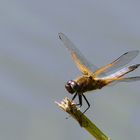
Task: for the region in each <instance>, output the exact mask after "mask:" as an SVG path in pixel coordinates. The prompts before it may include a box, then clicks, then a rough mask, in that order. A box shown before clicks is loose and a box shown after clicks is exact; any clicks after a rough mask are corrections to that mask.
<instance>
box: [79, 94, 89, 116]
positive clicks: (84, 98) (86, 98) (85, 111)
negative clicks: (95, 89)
mask: <svg viewBox="0 0 140 140" xmlns="http://www.w3.org/2000/svg"><path fill="white" fill-rule="evenodd" d="M81 95H82V96H83V97H84V99H85V101H86V103H87V105H88V107H87V109H86V110H85V111H84V112H83V114H84V113H85V112H86V111H87V110H88V109H89V108H90V103H89V102H88V100H87V98H86V96H85V95H84V94H81Z"/></svg>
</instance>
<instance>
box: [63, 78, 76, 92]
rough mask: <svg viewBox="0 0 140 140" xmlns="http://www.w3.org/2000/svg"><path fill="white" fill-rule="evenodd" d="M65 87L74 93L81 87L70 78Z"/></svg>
mask: <svg viewBox="0 0 140 140" xmlns="http://www.w3.org/2000/svg"><path fill="white" fill-rule="evenodd" d="M65 88H66V89H67V91H68V92H69V93H71V94H73V93H75V92H76V91H77V90H78V89H79V85H78V84H77V83H76V82H75V81H73V80H69V81H68V82H67V83H66V85H65Z"/></svg>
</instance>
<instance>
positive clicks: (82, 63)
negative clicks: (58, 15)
mask: <svg viewBox="0 0 140 140" xmlns="http://www.w3.org/2000/svg"><path fill="white" fill-rule="evenodd" d="M58 36H59V39H60V40H61V41H62V42H63V44H64V46H65V47H66V48H67V49H68V51H69V52H70V54H71V56H72V58H73V60H74V62H75V64H76V66H77V67H78V69H79V70H80V71H81V73H82V75H81V76H79V77H77V78H76V79H74V80H69V81H68V82H67V83H66V84H65V88H66V90H67V91H68V93H70V94H73V97H72V101H73V100H74V99H75V98H76V97H77V96H78V99H79V103H78V104H76V105H79V106H80V107H81V106H82V104H83V101H82V100H83V99H84V100H85V102H86V103H87V105H88V107H87V108H86V109H85V111H84V112H83V113H85V112H86V111H87V110H88V109H89V108H90V103H89V101H88V100H87V98H86V96H85V93H87V92H88V91H92V90H97V89H102V88H103V87H105V86H107V85H111V84H115V83H119V82H133V81H138V80H140V76H135V77H123V76H124V75H125V74H127V73H129V72H132V71H134V70H135V69H137V68H138V67H139V66H140V64H135V65H130V66H127V67H123V66H125V65H126V64H128V63H129V62H130V61H132V60H133V59H134V58H135V57H136V56H137V55H138V54H139V51H138V50H132V51H128V52H126V53H124V54H122V55H121V56H120V57H119V58H117V59H115V60H114V61H113V62H111V63H109V64H107V65H105V66H103V67H101V68H98V67H97V66H96V65H93V64H91V63H90V62H89V61H88V60H87V59H86V58H85V57H84V55H83V54H82V53H81V52H80V50H79V49H78V48H77V47H76V46H75V45H74V43H73V42H72V41H71V40H70V39H69V38H68V37H67V36H66V35H65V34H63V33H59V34H58ZM121 67H123V68H121ZM119 68H120V69H119ZM117 69H119V70H117ZM112 71H115V72H113V73H112V74H108V73H110V72H112Z"/></svg>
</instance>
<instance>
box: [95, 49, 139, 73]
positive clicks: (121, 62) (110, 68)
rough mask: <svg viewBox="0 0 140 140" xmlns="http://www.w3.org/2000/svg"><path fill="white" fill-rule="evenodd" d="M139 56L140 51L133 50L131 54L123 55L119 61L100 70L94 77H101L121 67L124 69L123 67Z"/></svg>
mask: <svg viewBox="0 0 140 140" xmlns="http://www.w3.org/2000/svg"><path fill="white" fill-rule="evenodd" d="M138 54H139V51H138V50H133V51H129V52H126V53H124V54H123V55H121V56H120V57H119V58H118V59H116V60H115V61H113V62H112V63H110V64H108V65H106V66H104V67H102V68H100V69H99V70H97V71H96V72H95V73H94V76H99V75H100V74H101V73H108V72H110V71H113V70H115V69H118V68H119V67H122V66H124V65H126V64H128V63H129V62H130V61H131V60H133V59H134V58H135V57H136V56H137V55H138Z"/></svg>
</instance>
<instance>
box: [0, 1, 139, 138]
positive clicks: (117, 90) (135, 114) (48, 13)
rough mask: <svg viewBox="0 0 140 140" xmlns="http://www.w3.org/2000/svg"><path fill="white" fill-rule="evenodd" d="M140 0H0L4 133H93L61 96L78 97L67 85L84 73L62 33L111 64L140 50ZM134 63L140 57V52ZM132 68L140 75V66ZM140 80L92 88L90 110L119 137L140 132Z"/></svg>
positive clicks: (98, 61)
mask: <svg viewBox="0 0 140 140" xmlns="http://www.w3.org/2000/svg"><path fill="white" fill-rule="evenodd" d="M139 5H140V2H139V1H137V0H133V1H131V0H117V1H116V0H113V1H112V0H107V1H99V0H98V1H97V0H86V1H83V0H76V1H75V0H71V1H66V0H59V1H57V0H40V1H39V0H12V1H10V0H2V1H0V139H1V140H9V139H10V140H38V139H40V140H48V139H50V140H59V139H61V140H65V139H67V140H71V139H80V140H85V139H89V140H92V139H93V137H92V136H90V134H88V133H87V132H86V131H85V130H84V129H83V128H81V127H80V126H79V125H78V124H77V123H76V122H75V121H74V120H73V119H72V118H69V119H68V120H67V119H65V118H66V117H67V116H68V115H67V114H66V113H65V112H63V111H61V110H60V109H59V108H58V107H57V105H56V104H55V103H54V101H61V100H62V99H63V98H64V97H66V96H68V97H70V98H71V96H70V95H68V94H67V92H66V90H65V89H64V85H65V83H66V81H68V80H70V79H73V78H75V77H77V76H79V75H80V74H81V73H80V72H79V70H78V69H77V68H76V66H75V64H74V62H73V61H72V59H71V56H70V54H69V52H68V51H67V50H66V48H65V47H64V46H63V44H62V43H61V41H60V40H59V38H58V33H59V32H63V33H65V34H66V35H67V36H68V37H69V38H70V39H71V40H72V41H73V42H74V43H75V45H76V46H77V48H79V49H80V50H81V52H82V53H83V54H84V55H85V56H86V57H87V58H88V59H89V60H90V61H91V62H92V63H94V64H95V65H97V66H98V67H101V66H104V65H106V64H107V63H110V62H111V61H112V60H114V59H116V58H117V57H119V56H120V55H121V54H123V53H125V52H127V51H129V50H135V49H136V50H140V16H139V13H140V8H139ZM132 63H134V64H136V63H140V55H139V56H138V57H137V58H136V59H135V60H133V61H132ZM132 63H131V64H132ZM130 75H131V76H132V75H133V76H136V75H140V69H137V70H136V71H135V72H132V73H131V74H129V76H130ZM139 85H140V82H133V83H120V84H118V85H115V86H113V87H106V88H104V89H102V90H99V91H94V92H91V93H94V94H87V98H88V99H89V101H90V103H91V109H90V110H89V111H88V112H87V113H86V115H87V116H88V117H89V118H90V119H91V120H92V121H94V122H95V124H96V125H97V126H98V127H99V128H100V129H101V130H103V132H104V133H105V134H107V135H108V136H109V137H111V138H112V139H113V140H118V139H119V140H132V139H134V140H139V133H140V86H139ZM85 107H86V106H83V108H82V109H84V108H85Z"/></svg>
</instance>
